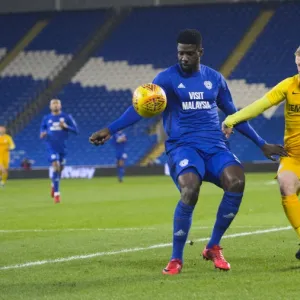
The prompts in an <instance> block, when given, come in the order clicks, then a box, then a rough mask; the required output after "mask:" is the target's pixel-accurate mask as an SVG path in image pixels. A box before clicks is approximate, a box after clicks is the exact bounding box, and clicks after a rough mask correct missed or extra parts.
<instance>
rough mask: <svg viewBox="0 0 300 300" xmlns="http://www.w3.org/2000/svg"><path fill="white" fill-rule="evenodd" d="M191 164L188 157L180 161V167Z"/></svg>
mask: <svg viewBox="0 0 300 300" xmlns="http://www.w3.org/2000/svg"><path fill="white" fill-rule="evenodd" d="M188 164H189V160H188V159H186V158H185V159H183V160H182V161H181V162H180V163H179V166H180V167H185V166H187V165H188Z"/></svg>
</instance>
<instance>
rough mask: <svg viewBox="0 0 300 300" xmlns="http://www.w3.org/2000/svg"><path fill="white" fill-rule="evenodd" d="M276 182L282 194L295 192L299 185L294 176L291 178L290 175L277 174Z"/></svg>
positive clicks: (286, 194)
mask: <svg viewBox="0 0 300 300" xmlns="http://www.w3.org/2000/svg"><path fill="white" fill-rule="evenodd" d="M278 183H279V188H280V193H281V195H283V196H288V195H292V194H296V193H297V192H298V190H299V185H296V184H295V180H294V178H291V177H290V176H285V175H279V176H278Z"/></svg>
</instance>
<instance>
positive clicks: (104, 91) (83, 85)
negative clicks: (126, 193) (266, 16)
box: [11, 3, 300, 166]
mask: <svg viewBox="0 0 300 300" xmlns="http://www.w3.org/2000/svg"><path fill="white" fill-rule="evenodd" d="M261 8H262V5H261V4H259V3H251V4H245V3H244V4H231V5H223V4H217V5H204V6H202V5H201V6H185V7H184V9H183V7H159V8H157V7H155V8H136V9H134V10H133V11H132V13H131V14H130V15H129V17H128V18H127V19H126V20H125V21H124V22H123V23H122V24H121V26H119V27H118V28H116V29H115V30H114V32H113V33H112V34H111V35H110V36H109V37H108V38H107V40H106V42H105V43H104V45H103V46H102V47H101V48H100V49H98V51H96V53H95V55H94V56H93V57H92V58H91V59H90V60H89V61H88V62H87V63H86V65H85V66H84V67H83V68H82V69H81V70H80V71H79V72H78V73H77V74H76V75H75V76H74V77H73V79H72V81H71V82H70V83H69V84H68V85H67V86H66V87H65V88H64V89H63V90H62V91H61V92H60V94H59V95H58V96H59V97H60V98H61V99H62V100H63V106H64V109H65V111H67V112H69V113H71V114H72V115H73V116H74V118H75V119H76V121H77V123H78V124H79V128H80V135H79V136H77V137H72V138H70V141H69V153H70V154H69V164H71V165H112V164H114V162H115V159H114V151H113V148H112V146H111V145H110V144H109V145H108V146H105V147H100V148H94V147H90V146H89V145H88V142H87V137H88V136H89V134H90V133H91V132H93V131H94V130H96V129H98V128H99V127H101V126H105V125H107V124H108V123H109V122H111V121H112V120H113V119H115V118H116V117H117V116H118V115H120V114H121V112H122V111H124V109H125V108H126V107H127V106H128V105H129V104H130V98H131V93H132V91H133V90H134V88H135V87H136V86H138V85H139V84H141V83H145V82H149V81H151V80H152V79H153V77H154V76H155V75H156V74H157V73H158V72H159V71H161V70H162V69H164V68H166V67H167V66H169V65H172V64H173V63H175V62H176V35H177V33H178V31H179V30H180V29H182V28H187V27H189V28H193V27H194V28H199V29H200V31H201V32H202V35H203V44H204V48H205V55H204V56H203V60H202V62H203V63H204V64H206V65H208V66H211V67H213V68H216V69H219V68H220V67H221V65H222V64H223V62H224V60H225V59H226V58H227V57H228V55H229V54H230V53H231V51H232V50H233V49H234V47H235V46H236V45H237V43H238V42H239V40H240V39H241V37H242V36H243V35H244V34H245V32H246V30H247V29H248V27H249V26H250V24H251V23H252V22H253V21H254V19H255V18H256V17H257V15H258V13H259V11H260V9H261ZM299 9H300V5H299V4H293V3H291V4H290V3H287V4H286V3H282V4H280V5H279V6H278V9H277V11H276V13H275V15H274V16H273V18H272V19H271V21H270V23H269V24H268V26H267V27H266V29H265V30H264V31H263V33H262V34H261V35H260V37H259V38H258V40H257V41H256V43H255V44H254V45H253V46H252V48H251V49H250V51H249V52H248V53H247V54H246V56H245V57H244V59H243V60H242V62H241V63H240V64H239V65H238V67H237V68H236V70H235V71H234V72H233V74H232V76H231V77H230V79H229V80H228V85H229V87H230V90H231V92H232V95H233V98H234V101H235V103H236V104H237V106H238V107H239V108H240V107H243V106H245V105H247V104H249V103H251V102H252V101H253V100H255V99H257V98H259V97H260V96H262V95H263V94H264V93H265V92H266V91H267V90H268V89H269V87H270V86H272V85H274V83H276V81H279V80H280V79H281V78H284V77H285V76H288V75H290V74H293V73H294V69H292V68H293V67H294V65H293V56H292V53H293V51H294V50H295V48H296V47H297V46H298V44H297V43H298V41H295V39H296V35H294V34H292V33H291V32H288V33H287V32H286V31H285V30H284V29H285V28H286V26H287V25H288V24H289V19H293V18H294V19H297V17H298V16H299V12H300V11H299ZM89 13H90V12H87V13H86V16H88V14H89ZM282 15H284V16H286V17H285V18H282V17H281V16H282ZM87 18H88V17H87ZM55 20H56V21H57V23H54V25H52V29H53V30H52V31H51V30H50V27H49V26H50V25H49V26H48V29H47V30H48V31H49V32H48V33H47V31H46V30H45V31H44V32H43V33H44V34H45V35H44V38H43V37H42V36H41V37H39V38H37V39H36V40H35V41H34V42H33V43H32V44H31V45H30V47H28V49H27V51H28V52H29V53H31V52H32V51H33V52H39V53H42V52H43V50H45V49H47V50H49V49H52V50H54V51H56V52H53V55H56V56H55V62H54V63H53V65H56V66H60V65H61V63H62V62H63V61H65V60H67V59H69V58H70V54H72V53H73V51H74V49H75V48H76V45H75V44H78V43H79V42H78V43H77V42H74V41H75V37H73V36H72V33H71V34H69V35H68V34H67V33H66V35H64V32H65V31H64V30H62V33H61V36H64V38H63V39H64V40H65V42H63V43H59V42H57V43H56V42H55V41H54V42H49V41H50V40H51V39H49V40H47V38H46V36H47V35H46V33H47V34H48V35H49V36H51V37H55V33H56V32H59V31H60V26H59V25H58V24H59V22H60V18H59V17H58V18H57V19H55V18H54V19H53V21H52V22H54V21H55ZM152 20H155V22H152ZM174 20H176V22H173V21H174ZM77 23H79V24H82V23H85V22H80V20H77ZM149 23H151V26H148V24H149ZM170 24H172V26H170ZM207 24H209V26H208V25H207ZM224 24H226V25H224ZM278 24H279V25H278ZM146 25H147V26H146ZM72 30H73V28H72ZM72 30H71V31H72ZM274 30H275V32H276V34H274ZM72 32H73V31H72ZM74 32H75V31H74ZM59 36H60V35H59ZM66 36H67V38H66ZM72 38H73V40H72V41H71V42H70V43H68V41H69V39H72ZM83 38H84V35H82V39H83ZM53 39H54V38H53ZM282 44H283V45H285V46H286V47H285V48H284V51H281V50H282V49H279V45H282ZM294 44H295V45H294ZM274 45H278V46H276V47H275V46H274ZM52 46H53V47H52ZM57 54H59V55H62V57H61V58H60V57H59V56H58V55H57ZM27 55H29V54H27ZM32 55H33V54H32ZM53 61H54V60H53ZM288 65H289V66H290V67H288V68H289V69H287V68H286V66H288ZM15 69H16V68H15ZM46 70H48V68H46ZM11 72H12V71H11ZM46 73H47V72H46ZM46 73H45V71H44V73H43V74H45V75H43V76H36V77H35V79H42V80H45V78H49V76H50V75H49V73H48V74H46ZM22 74H24V75H25V74H27V73H26V72H25V71H24V73H22ZM47 111H48V109H47V108H45V110H44V111H43V112H41V114H39V115H38V116H36V118H35V119H34V120H33V121H32V122H31V123H30V124H29V125H28V126H27V128H25V129H24V130H23V131H22V132H21V133H20V134H19V135H17V136H16V141H17V144H18V145H21V146H20V147H21V150H22V151H24V152H22V153H23V155H27V156H29V158H31V159H34V160H35V161H36V166H44V165H47V161H46V157H45V153H44V148H43V145H42V143H40V144H39V146H38V147H37V148H36V149H34V150H33V149H32V147H31V144H32V142H33V141H36V138H37V136H38V131H39V124H40V121H41V119H42V115H43V114H45V113H46V112H47ZM282 112H283V109H282V106H281V107H280V108H278V109H276V108H274V109H271V110H270V111H268V112H266V113H265V114H264V115H263V116H260V117H259V118H257V119H255V120H253V122H252V124H253V126H254V127H255V128H256V129H257V130H258V132H259V133H260V134H261V135H262V136H263V137H264V138H266V139H268V141H270V142H282V130H283V122H282V120H283V118H282ZM222 118H223V116H222V113H221V114H220V119H221V120H222ZM154 122H155V120H144V121H143V122H141V123H139V124H138V125H135V126H134V127H133V128H131V129H129V130H128V131H126V133H127V134H128V136H129V145H128V154H129V160H128V164H135V163H137V162H138V161H139V160H140V159H141V158H142V157H143V156H144V155H145V153H147V151H149V149H150V148H151V147H152V146H153V145H154V144H155V142H156V139H155V137H153V136H149V135H147V131H148V130H149V128H150V127H151V126H152V125H153V123H154ZM269 128H272V129H276V130H272V131H270V130H269ZM231 141H232V142H231V148H232V150H233V152H234V153H235V154H236V155H237V156H238V157H239V158H240V159H241V160H242V161H253V160H262V159H264V157H263V156H262V154H261V151H260V150H259V149H257V147H256V146H255V145H254V144H253V143H252V142H250V141H248V140H247V139H245V138H244V137H242V136H241V135H240V134H238V133H237V134H235V135H234V136H233V137H232V138H231ZM159 159H160V160H161V161H162V162H164V161H165V156H164V155H162V156H161V157H160V158H159Z"/></svg>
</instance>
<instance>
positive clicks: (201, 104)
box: [182, 101, 211, 110]
mask: <svg viewBox="0 0 300 300" xmlns="http://www.w3.org/2000/svg"><path fill="white" fill-rule="evenodd" d="M182 109H183V110H189V109H211V106H210V104H209V102H208V101H188V102H182Z"/></svg>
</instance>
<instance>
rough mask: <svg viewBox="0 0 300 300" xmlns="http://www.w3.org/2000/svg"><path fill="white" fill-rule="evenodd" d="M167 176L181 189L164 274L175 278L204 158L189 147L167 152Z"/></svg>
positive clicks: (195, 200) (190, 223)
mask: <svg viewBox="0 0 300 300" xmlns="http://www.w3.org/2000/svg"><path fill="white" fill-rule="evenodd" d="M168 156H169V167H170V175H171V176H172V179H173V180H174V182H175V184H176V185H177V187H178V189H179V190H180V196H181V199H180V200H179V201H178V203H177V206H176V208H175V212H174V219H173V249H172V255H171V260H170V262H169V263H168V265H167V266H166V267H165V268H164V269H163V274H166V275H175V274H179V273H180V272H181V269H182V266H183V251H184V247H185V244H186V241H187V238H188V234H189V231H190V228H191V225H192V216H193V211H194V208H195V205H196V203H197V201H198V195H199V191H200V186H201V183H202V178H203V176H204V173H205V166H204V162H203V158H202V157H201V156H200V155H199V153H198V152H197V151H196V150H195V149H193V148H190V147H178V148H176V149H174V150H172V151H171V153H168Z"/></svg>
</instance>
